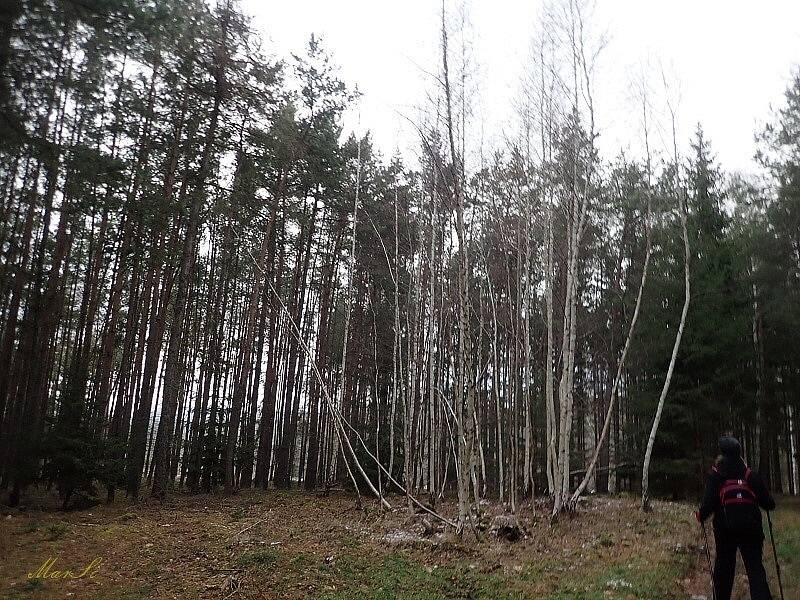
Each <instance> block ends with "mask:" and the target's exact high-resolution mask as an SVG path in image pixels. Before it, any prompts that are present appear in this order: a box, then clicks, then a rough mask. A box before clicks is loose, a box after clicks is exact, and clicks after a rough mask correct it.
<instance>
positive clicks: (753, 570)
mask: <svg viewBox="0 0 800 600" xmlns="http://www.w3.org/2000/svg"><path fill="white" fill-rule="evenodd" d="M714 537H715V538H716V542H717V558H716V561H715V562H714V591H715V592H716V595H717V600H730V597H731V591H732V590H733V577H734V575H735V574H736V550H737V549H738V550H739V552H741V553H742V562H744V568H745V571H747V580H748V581H749V582H750V598H752V600H772V595H771V594H770V592H769V586H768V585H767V573H766V571H764V563H763V562H762V560H761V553H762V550H763V546H764V540H763V539H759V538H750V539H735V538H729V537H728V536H719V535H717V536H714Z"/></svg>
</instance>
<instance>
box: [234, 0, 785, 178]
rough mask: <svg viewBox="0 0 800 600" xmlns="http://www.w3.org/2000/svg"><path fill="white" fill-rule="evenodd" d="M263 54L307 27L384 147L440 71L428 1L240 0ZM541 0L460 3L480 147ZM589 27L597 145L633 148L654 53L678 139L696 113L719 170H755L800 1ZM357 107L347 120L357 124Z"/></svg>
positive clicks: (505, 113) (632, 9) (675, 5)
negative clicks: (261, 39)
mask: <svg viewBox="0 0 800 600" xmlns="http://www.w3.org/2000/svg"><path fill="white" fill-rule="evenodd" d="M243 5H244V8H245V10H246V11H247V12H249V13H250V14H251V15H253V17H254V25H255V27H256V28H258V29H259V30H261V31H263V33H264V35H265V39H267V40H268V45H269V48H270V50H271V51H273V52H274V53H275V54H276V55H277V56H283V57H288V56H289V53H290V52H296V53H297V52H302V49H303V47H304V46H305V44H306V43H307V41H308V38H309V36H310V35H311V33H315V34H318V35H320V36H322V38H323V43H324V45H325V47H326V48H327V49H328V51H329V52H331V53H332V54H333V57H334V60H335V61H336V62H337V63H338V64H339V65H340V67H341V75H342V78H343V79H344V80H345V81H346V82H348V83H349V84H350V85H354V84H357V85H358V87H359V89H360V90H361V91H362V93H364V97H363V99H362V101H361V103H360V122H361V129H362V130H363V129H370V130H371V131H372V134H373V137H374V138H375V139H376V141H377V144H378V146H379V147H380V149H381V150H382V151H383V153H384V155H390V154H392V153H393V151H394V150H395V148H396V147H399V148H400V150H401V151H404V152H405V151H408V149H409V148H410V147H411V146H413V145H414V143H415V140H414V134H413V132H412V131H410V128H409V127H408V125H407V124H406V123H404V120H403V118H402V117H399V116H398V112H400V113H403V114H405V115H408V116H410V117H413V116H414V115H415V107H417V106H420V105H422V104H423V103H424V93H425V89H426V88H429V87H430V86H429V82H426V77H427V76H426V75H425V70H428V71H432V72H436V71H437V68H438V64H439V63H438V60H439V59H438V57H437V55H436V52H437V48H438V39H437V34H438V32H437V29H438V22H437V19H438V10H439V6H440V3H439V2H438V1H437V0H291V1H288V2H277V1H273V0H243ZM541 5H542V2H541V0H468V4H467V10H468V15H469V20H470V22H471V34H470V35H471V37H472V45H473V54H474V57H475V60H476V61H477V63H478V66H479V69H480V70H479V73H480V75H479V85H480V88H481V89H480V99H479V100H478V101H477V102H476V105H478V106H477V107H476V108H477V110H479V112H480V114H481V115H482V117H483V120H484V123H485V126H484V131H486V132H487V136H489V140H490V142H489V143H492V142H494V143H500V140H501V139H502V132H503V127H504V125H505V124H506V123H507V122H508V120H509V118H510V116H511V114H512V112H513V108H512V101H513V99H514V97H515V95H516V93H517V89H518V86H519V79H520V75H521V73H522V72H523V64H524V62H525V59H526V57H527V56H528V48H529V44H530V40H531V36H532V33H533V32H534V31H535V29H536V27H537V15H538V14H539V12H540V9H541ZM593 27H594V29H596V30H599V31H605V32H606V34H607V37H608V45H607V47H606V49H605V50H604V51H603V53H602V54H601V56H600V58H599V70H598V73H597V75H596V77H595V87H596V96H597V98H596V103H597V106H598V128H599V130H600V132H601V138H600V142H601V147H602V149H603V150H604V152H605V155H606V156H607V157H608V156H609V155H610V156H613V155H615V154H616V153H618V152H619V151H620V150H625V151H628V152H633V153H637V152H638V150H637V149H638V148H639V146H640V144H639V141H638V140H639V139H640V135H639V132H638V127H637V124H636V120H635V119H634V118H632V117H631V114H632V110H633V107H632V104H631V101H630V100H629V94H628V82H629V81H630V75H629V74H630V73H631V71H632V70H633V69H635V68H636V67H637V65H640V64H641V63H642V61H643V60H646V59H647V58H648V57H651V60H652V59H653V58H655V59H656V60H660V61H661V62H663V63H664V64H666V65H668V66H669V67H670V69H671V70H672V71H673V72H675V73H676V74H677V75H678V77H679V79H680V85H681V105H680V112H679V119H680V125H681V129H682V134H683V137H684V138H687V137H688V135H689V133H690V132H691V131H692V130H693V129H694V126H695V124H696V123H697V122H698V121H699V122H701V123H702V124H703V127H704V129H705V131H706V134H707V136H708V137H709V138H710V139H711V142H712V145H713V149H714V151H715V153H716V155H717V157H718V159H719V162H720V163H721V164H722V166H723V167H724V168H726V169H728V170H745V171H754V170H755V169H756V168H757V167H756V165H755V163H754V161H753V160H752V156H753V152H754V144H753V135H754V132H755V131H756V130H758V129H760V128H761V127H762V126H763V123H764V122H765V120H766V119H768V117H769V115H770V106H773V107H775V106H778V105H779V104H780V102H781V101H782V95H783V92H784V90H785V88H786V85H787V84H788V82H789V79H790V76H791V73H792V69H793V68H797V65H798V64H800V0H760V1H753V0H596V3H595V12H594V16H593ZM356 120H357V119H356V117H355V115H353V114H351V115H348V119H347V124H348V126H349V127H354V126H355V123H356Z"/></svg>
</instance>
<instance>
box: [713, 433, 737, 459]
mask: <svg viewBox="0 0 800 600" xmlns="http://www.w3.org/2000/svg"><path fill="white" fill-rule="evenodd" d="M719 452H720V454H722V456H729V457H731V458H739V457H740V456H741V455H742V445H741V444H740V443H739V440H737V439H736V438H735V437H730V436H724V437H721V438H719Z"/></svg>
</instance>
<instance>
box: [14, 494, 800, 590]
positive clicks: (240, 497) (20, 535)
mask: <svg viewBox="0 0 800 600" xmlns="http://www.w3.org/2000/svg"><path fill="white" fill-rule="evenodd" d="M395 504H398V505H400V504H402V502H401V501H396V502H395ZM439 510H441V511H442V512H443V513H446V514H452V513H453V512H454V510H455V507H454V506H452V505H449V504H446V505H444V506H441V507H439ZM482 510H483V512H484V514H483V516H482V519H481V523H482V524H484V525H486V526H487V529H486V530H485V531H484V533H482V534H481V538H480V540H478V541H475V539H474V538H473V537H472V536H467V537H465V538H464V539H463V540H461V539H459V538H457V537H456V536H454V535H452V534H450V533H448V532H445V531H437V532H430V531H429V532H428V534H427V535H426V534H425V533H424V529H425V528H424V527H423V524H422V517H421V516H411V517H410V516H408V514H407V513H406V512H405V511H403V510H396V511H392V512H388V513H387V512H383V513H381V512H379V511H378V510H377V506H376V505H371V506H369V507H368V509H367V510H366V511H365V512H361V511H357V510H356V509H355V507H354V503H353V501H352V498H350V497H348V496H346V495H344V494H341V495H333V496H331V497H328V498H320V497H318V496H316V495H313V494H306V493H303V492H299V491H297V492H296V491H292V492H281V491H269V492H249V491H248V492H241V493H239V494H237V495H235V496H224V495H215V496H176V497H173V498H171V499H170V500H169V501H167V502H166V503H165V504H163V505H162V504H159V503H157V502H141V503H139V504H136V505H134V504H130V503H127V502H117V503H116V504H114V505H112V506H99V507H96V508H94V509H92V510H89V511H83V512H73V513H59V512H45V511H38V510H33V509H26V510H21V511H13V512H10V513H8V514H3V518H2V521H0V595H2V596H3V597H8V598H31V599H34V598H93V599H94V598H97V599H102V598H106V599H116V600H122V599H130V600H134V599H143V598H237V599H238V598H323V599H328V600H334V599H349V598H352V599H358V600H365V599H370V598H374V599H392V598H412V599H413V598H417V599H433V598H549V599H552V600H559V599H561V600H566V599H586V600H589V599H594V598H602V599H606V598H612V599H613V598H617V599H627V598H652V599H658V600H669V599H681V598H691V597H692V596H695V597H702V596H704V595H707V596H709V597H710V591H709V584H708V575H707V571H704V569H705V568H706V567H705V562H704V561H705V555H704V553H703V552H702V551H701V548H700V545H699V544H700V538H699V530H698V529H697V528H696V526H695V525H694V522H693V520H692V518H691V507H689V506H688V505H682V504H674V503H656V504H655V507H654V511H653V512H652V513H651V514H648V515H645V514H642V513H641V512H640V511H638V509H636V501H635V499H632V498H602V497H598V498H592V499H590V500H587V501H586V502H585V503H584V504H583V506H582V508H581V510H580V512H579V513H578V514H577V515H576V516H574V517H572V518H569V517H567V518H563V519H562V520H560V521H559V522H558V523H556V524H550V523H549V521H548V519H547V518H546V507H545V506H538V507H536V508H534V509H533V510H530V509H526V510H524V511H522V512H521V514H520V518H521V523H522V524H523V526H524V527H525V529H526V535H525V537H523V539H521V540H519V541H517V542H509V541H506V540H503V539H498V537H497V536H496V535H494V533H493V532H492V528H491V523H492V522H493V519H494V518H496V517H497V515H498V514H500V513H502V512H503V511H502V508H501V507H499V506H494V505H488V504H487V505H485V506H483V507H482ZM775 526H776V533H777V534H778V544H779V548H778V550H779V553H780V554H781V557H782V568H783V575H784V583H785V585H786V590H785V591H786V598H800V586H798V580H799V579H800V504H799V503H797V502H795V503H793V504H791V505H790V504H789V503H788V502H785V503H784V504H783V508H782V510H780V511H778V513H777V514H776V516H775ZM766 550H767V548H765V552H766ZM97 558H99V559H101V562H100V563H95V565H96V568H95V569H93V570H92V571H93V574H94V577H89V576H88V575H87V576H85V577H82V578H79V579H74V580H64V579H53V578H46V579H42V578H30V579H29V578H28V577H27V575H28V573H31V574H33V573H35V572H36V571H37V570H38V569H39V568H40V566H41V565H42V564H43V563H44V562H45V561H46V560H48V559H55V560H56V562H55V563H53V564H52V566H51V568H50V571H49V574H50V575H52V574H53V573H54V572H55V571H63V570H65V569H68V570H71V571H72V572H73V573H74V574H78V573H80V572H82V571H83V570H84V569H86V567H87V566H88V565H90V564H91V563H92V561H93V560H95V559H97ZM740 570H741V569H740ZM767 570H768V571H770V572H771V573H774V566H773V563H772V561H771V559H768V560H767ZM775 592H777V587H775ZM745 593H746V583H745V582H743V581H742V582H739V583H737V594H738V596H737V598H744V597H746V595H745Z"/></svg>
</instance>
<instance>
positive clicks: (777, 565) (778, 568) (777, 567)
mask: <svg viewBox="0 0 800 600" xmlns="http://www.w3.org/2000/svg"><path fill="white" fill-rule="evenodd" d="M766 512H767V523H769V539H770V541H771V542H772V555H773V556H774V557H775V571H776V572H777V573H778V589H780V591H781V600H784V597H783V582H782V581H781V564H780V563H779V562H778V551H777V550H776V549H775V534H774V533H772V517H770V516H769V511H766Z"/></svg>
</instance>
